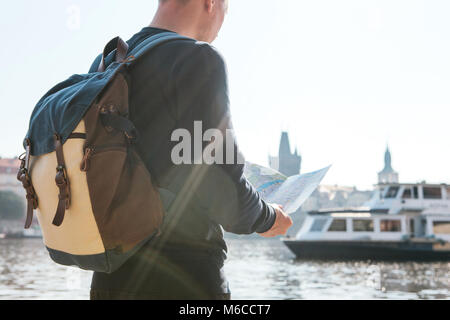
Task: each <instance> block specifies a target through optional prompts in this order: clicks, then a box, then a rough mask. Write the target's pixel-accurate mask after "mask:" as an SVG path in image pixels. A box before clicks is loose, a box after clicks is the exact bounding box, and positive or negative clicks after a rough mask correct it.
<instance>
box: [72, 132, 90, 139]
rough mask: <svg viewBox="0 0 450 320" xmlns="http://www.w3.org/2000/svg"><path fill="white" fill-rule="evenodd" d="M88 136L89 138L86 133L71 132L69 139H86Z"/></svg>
mask: <svg viewBox="0 0 450 320" xmlns="http://www.w3.org/2000/svg"><path fill="white" fill-rule="evenodd" d="M86 138H87V135H86V133H81V132H73V133H71V134H70V136H69V138H68V139H84V140H86Z"/></svg>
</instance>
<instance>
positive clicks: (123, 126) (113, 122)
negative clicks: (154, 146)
mask: <svg viewBox="0 0 450 320" xmlns="http://www.w3.org/2000/svg"><path fill="white" fill-rule="evenodd" d="M100 119H101V121H102V124H103V126H105V127H109V128H113V129H115V130H118V131H122V132H123V133H124V134H125V136H126V137H127V139H128V142H129V143H130V144H133V143H135V142H136V141H137V140H138V138H139V135H138V131H137V129H136V127H135V126H134V124H133V122H131V121H130V120H129V119H127V118H125V117H122V116H120V115H118V114H114V113H100Z"/></svg>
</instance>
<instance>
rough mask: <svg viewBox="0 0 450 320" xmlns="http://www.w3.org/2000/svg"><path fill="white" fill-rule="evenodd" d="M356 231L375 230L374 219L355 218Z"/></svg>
mask: <svg viewBox="0 0 450 320" xmlns="http://www.w3.org/2000/svg"><path fill="white" fill-rule="evenodd" d="M353 231H354V232H373V220H369V219H355V220H353Z"/></svg>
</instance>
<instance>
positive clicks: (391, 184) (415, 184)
mask: <svg viewBox="0 0 450 320" xmlns="http://www.w3.org/2000/svg"><path fill="white" fill-rule="evenodd" d="M376 186H380V187H388V186H393V187H394V186H398V187H399V186H427V187H440V186H444V187H449V186H450V184H447V183H427V182H425V181H422V182H416V183H397V182H390V183H378V184H376Z"/></svg>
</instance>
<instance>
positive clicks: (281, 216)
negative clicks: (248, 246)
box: [259, 204, 293, 238]
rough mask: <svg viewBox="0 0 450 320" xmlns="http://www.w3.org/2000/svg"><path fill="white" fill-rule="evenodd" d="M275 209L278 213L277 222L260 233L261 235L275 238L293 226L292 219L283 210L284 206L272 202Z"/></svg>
mask: <svg viewBox="0 0 450 320" xmlns="http://www.w3.org/2000/svg"><path fill="white" fill-rule="evenodd" d="M270 205H271V206H272V207H273V208H274V209H275V213H276V215H277V217H276V219H275V223H274V225H273V226H272V228H271V229H270V230H269V231H267V232H264V233H260V234H259V235H260V236H262V237H265V238H273V237H276V236H281V235H283V236H284V235H286V233H287V231H288V229H289V228H290V227H292V224H293V222H292V219H291V217H289V216H288V215H287V214H286V213H284V211H283V207H282V206H279V205H277V204H270Z"/></svg>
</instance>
